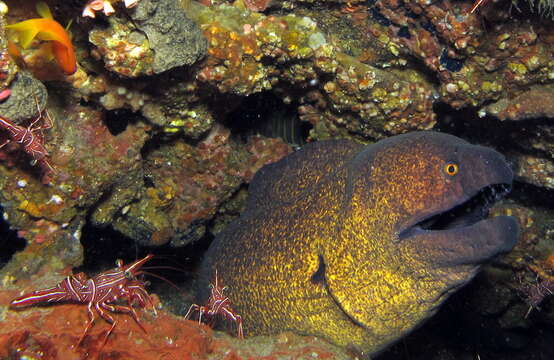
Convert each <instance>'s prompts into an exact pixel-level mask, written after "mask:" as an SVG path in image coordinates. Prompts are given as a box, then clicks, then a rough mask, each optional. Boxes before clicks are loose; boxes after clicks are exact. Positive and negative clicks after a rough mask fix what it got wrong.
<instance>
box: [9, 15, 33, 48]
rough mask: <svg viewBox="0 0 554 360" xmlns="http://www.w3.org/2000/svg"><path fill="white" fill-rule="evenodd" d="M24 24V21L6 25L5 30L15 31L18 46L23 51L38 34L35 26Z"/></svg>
mask: <svg viewBox="0 0 554 360" xmlns="http://www.w3.org/2000/svg"><path fill="white" fill-rule="evenodd" d="M24 23H26V21H24V22H22V23H18V24H14V25H8V26H6V28H7V29H13V30H15V31H17V32H18V33H19V35H18V39H19V46H21V47H22V48H23V49H27V48H28V47H29V45H31V43H32V42H33V40H34V39H35V37H36V36H37V34H38V33H39V29H38V28H37V27H35V26H30V25H29V24H24ZM19 25H22V26H19Z"/></svg>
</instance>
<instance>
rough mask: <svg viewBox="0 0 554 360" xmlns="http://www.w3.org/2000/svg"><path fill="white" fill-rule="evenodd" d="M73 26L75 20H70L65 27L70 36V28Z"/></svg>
mask: <svg viewBox="0 0 554 360" xmlns="http://www.w3.org/2000/svg"><path fill="white" fill-rule="evenodd" d="M71 25H73V19H71V20H69V22H68V23H67V25H66V26H65V31H66V32H67V34H68V35H71V34H70V32H69V28H70V27H71ZM70 37H71V36H70Z"/></svg>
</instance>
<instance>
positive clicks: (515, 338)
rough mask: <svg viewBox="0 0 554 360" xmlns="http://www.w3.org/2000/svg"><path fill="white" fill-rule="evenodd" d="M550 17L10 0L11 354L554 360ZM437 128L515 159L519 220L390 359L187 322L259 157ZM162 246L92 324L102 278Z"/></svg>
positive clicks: (384, 0)
mask: <svg viewBox="0 0 554 360" xmlns="http://www.w3.org/2000/svg"><path fill="white" fill-rule="evenodd" d="M553 19H554V3H553V2H552V0H529V1H527V0H519V1H518V0H498V1H496V0H484V1H483V2H482V3H478V4H474V3H472V1H470V0H436V1H430V0H377V1H373V0H369V1H361V0H352V1H342V0H332V1H331V0H291V1H288V0H287V1H281V0H236V1H227V0H201V1H198V2H197V1H192V0H125V1H122V0H121V1H120V0H91V1H88V2H87V1H86V0H49V1H46V2H39V1H34V0H25V1H21V0H4V1H0V207H1V209H2V218H1V219H0V234H1V235H0V359H85V358H98V359H131V358H132V359H262V358H264V359H314V358H326V359H327V358H331V359H332V358H338V359H347V358H368V357H369V356H371V358H375V359H381V360H392V359H399V360H400V359H401V360H407V359H410V360H414V359H433V360H449V359H468V360H469V359H482V360H485V359H518V360H519V359H521V360H523V359H537V360H539V359H553V358H554V348H553V347H552V345H551V344H552V343H553V341H554V125H553V124H554V123H553V118H554V22H553ZM422 130H433V131H438V132H443V133H447V134H452V135H455V136H457V137H460V138H462V139H464V140H467V141H468V142H469V143H471V144H479V145H483V146H486V147H490V148H493V149H495V150H497V151H498V152H500V153H501V154H503V155H504V156H505V157H506V160H507V162H508V163H509V164H510V167H511V168H512V170H513V173H514V183H513V185H512V187H511V192H510V193H508V194H507V195H506V196H505V197H503V198H502V199H496V198H495V199H491V200H490V201H491V203H492V202H495V203H494V205H493V206H492V208H491V209H490V214H491V215H511V216H514V217H515V218H516V219H517V221H518V223H519V228H520V230H519V236H518V242H517V244H516V245H515V247H514V248H513V249H512V250H511V251H510V252H509V253H507V254H503V255H501V256H498V257H495V258H493V259H490V261H488V262H486V264H485V265H484V266H483V267H482V268H481V271H480V272H479V273H478V274H477V275H476V276H475V278H474V279H473V280H472V281H471V282H469V283H468V284H467V285H466V286H465V287H463V288H462V289H461V290H460V291H458V292H456V293H455V294H453V295H452V296H451V297H450V298H449V299H448V300H446V302H445V303H444V304H443V305H442V306H441V307H440V309H436V310H437V314H436V315H434V316H432V317H430V318H429V320H428V321H426V322H425V323H424V324H418V326H416V327H417V328H416V329H415V330H414V331H413V332H411V333H410V334H408V335H407V336H402V337H400V336H399V338H398V339H396V340H395V341H394V342H392V343H391V344H390V346H388V347H387V348H386V349H383V351H381V352H379V353H378V354H377V353H376V354H362V353H360V352H358V351H357V350H356V349H354V348H351V347H348V346H347V347H343V346H336V345H333V344H331V343H329V342H328V341H326V340H325V339H323V338H321V337H318V336H314V335H317V334H313V333H312V334H297V333H295V332H294V330H295V329H290V330H289V331H286V332H284V333H278V334H273V335H266V336H249V333H248V331H246V332H245V339H240V338H239V336H237V335H239V334H238V333H237V328H238V326H239V322H237V320H236V315H237V312H236V311H231V313H223V312H219V313H218V312H217V311H215V310H219V308H217V306H218V305H214V304H213V303H200V304H198V305H199V306H198V307H196V308H194V307H193V308H192V310H193V311H192V314H190V313H189V314H188V318H189V319H190V320H186V319H185V315H187V312H188V310H189V309H190V308H191V304H194V303H197V302H198V301H199V299H198V298H197V297H196V292H197V290H198V289H197V286H198V285H197V283H198V273H199V268H200V267H201V263H202V260H203V258H204V255H205V254H206V251H207V249H208V248H209V247H210V244H211V243H212V241H213V240H214V239H215V238H216V237H217V235H218V234H220V233H221V232H222V231H223V230H224V229H225V228H226V227H227V226H228V225H229V224H231V223H232V222H233V221H234V220H236V219H237V218H238V216H239V214H240V213H241V212H242V211H244V210H245V208H246V204H247V196H248V185H249V184H250V182H251V181H252V179H253V178H254V176H255V174H256V173H257V172H258V171H259V170H260V169H262V168H263V167H264V166H265V165H268V164H271V163H275V162H277V161H279V160H281V159H283V158H285V157H286V156H288V155H289V154H293V153H295V152H297V151H298V150H299V149H301V148H302V147H304V146H306V144H311V143H314V142H318V141H324V140H331V139H349V140H351V141H354V142H357V143H361V144H365V145H368V146H371V144H373V143H375V142H378V141H379V140H383V139H386V138H389V137H392V136H396V135H400V134H405V133H410V132H414V131H422ZM407 196H409V194H407ZM286 215H287V214H286V213H285V214H283V216H286ZM292 253H293V251H292V250H291V256H293V255H292ZM148 254H153V255H154V257H153V258H152V259H151V260H150V259H149V260H148V263H147V265H144V271H142V273H143V274H140V276H138V275H139V273H137V274H136V275H137V276H135V274H131V275H129V273H125V272H124V271H122V272H121V275H122V278H121V280H118V281H121V282H122V283H125V284H127V285H126V286H130V287H129V288H128V289H132V290H129V291H130V292H127V293H124V292H121V289H119V288H117V287H116V286H113V289H111V291H113V292H112V293H110V294H105V298H104V299H103V301H104V300H105V301H106V307H105V308H100V310H98V309H93V310H91V311H92V312H94V314H95V317H96V320H95V321H94V323H93V324H91V325H90V328H87V330H85V328H86V327H87V321H88V320H89V319H90V318H89V312H87V305H88V304H89V303H90V299H89V298H87V296H89V297H90V296H93V295H92V290H91V289H92V288H91V285H90V283H87V282H86V280H87V279H90V278H94V277H95V276H98V274H111V271H112V269H116V270H117V269H120V270H121V269H122V268H121V267H119V268H118V267H117V266H116V261H118V260H122V264H124V265H127V264H132V263H133V262H134V261H137V260H139V259H142V258H144V257H145V256H147V255H148ZM244 256H245V257H248V256H249V254H248V253H245V254H244ZM80 273H82V276H83V277H84V278H83V279H84V280H81V277H80V276H81V275H77V274H80ZM70 275H74V276H75V277H74V278H73V280H71V281H73V282H66V283H64V281H65V280H64V279H65V278H66V277H68V276H70ZM142 275H144V278H143V276H142ZM226 276H229V275H228V274H227V275H226ZM96 279H100V278H96ZM56 284H61V285H60V288H56V289H54V290H50V296H51V297H50V299H54V300H51V301H53V303H51V304H50V305H48V304H46V305H47V306H35V305H34V304H30V305H29V306H25V307H21V308H19V307H18V308H16V306H14V305H13V303H12V305H10V303H11V302H12V301H14V299H16V298H18V297H20V296H24V295H25V294H28V293H31V292H33V291H35V290H41V289H47V288H52V287H55V286H56ZM212 285H213V284H212ZM220 285H221V289H220V290H222V289H223V286H225V284H220ZM252 286H255V285H254V284H252ZM137 287H138V288H141V289H145V290H144V291H145V292H147V293H146V295H145V293H143V292H142V291H143V290H136V288H137ZM60 289H61V290H60ZM210 289H212V295H213V294H214V292H213V289H216V290H217V289H218V287H212V288H210ZM62 290H63V291H64V292H65V295H67V296H68V297H69V296H74V297H73V300H72V301H68V302H69V303H67V302H66V301H64V299H63V298H62V297H61V296H62V295H59V293H58V295H55V296H58V298H56V297H55V296H54V297H52V296H53V295H51V294H53V293H57V292H60V291H62ZM99 291H100V290H99ZM224 291H226V290H224ZM114 293H115V294H116V295H117V294H119V295H117V296H116V298H115V299H113V300H111V298H110V296H112V295H113V294H114ZM65 295H64V296H65ZM94 296H100V295H94ZM102 296H104V295H102ZM224 298H225V292H224V293H223V295H222V298H221V300H223V299H224ZM76 299H77V300H76ZM44 301H45V302H46V303H47V302H48V299H46V298H44ZM116 305H117V306H120V308H114V307H113V306H116ZM99 306H100V305H99ZM202 306H204V308H202ZM225 306H227V309H230V310H232V303H231V304H227V303H226V305H225ZM209 310H214V311H215V314H213V316H210V314H209V313H208V314H207V315H206V314H205V318H204V320H205V321H204V322H205V323H200V322H199V321H198V311H209ZM133 312H136V314H137V319H136V320H137V321H135V319H134V318H133ZM155 313H156V314H155ZM103 314H108V319H109V317H113V319H115V321H116V323H115V324H116V325H117V326H113V328H112V327H111V325H110V324H109V323H108V321H106V318H105V317H104V316H103ZM242 321H243V323H244V324H245V328H246V329H248V321H249V320H248V318H243V319H242ZM420 325H421V326H420ZM212 327H213V329H212ZM141 328H142V329H141ZM110 329H113V331H111V332H108V330H110Z"/></svg>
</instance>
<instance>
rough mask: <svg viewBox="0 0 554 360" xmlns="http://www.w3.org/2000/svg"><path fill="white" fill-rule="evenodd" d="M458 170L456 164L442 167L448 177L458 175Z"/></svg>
mask: <svg viewBox="0 0 554 360" xmlns="http://www.w3.org/2000/svg"><path fill="white" fill-rule="evenodd" d="M458 170H459V168H458V164H454V163H448V164H446V165H445V166H444V172H445V173H446V174H447V175H450V176H454V175H456V174H457V173H458Z"/></svg>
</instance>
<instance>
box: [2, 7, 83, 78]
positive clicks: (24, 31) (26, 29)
mask: <svg viewBox="0 0 554 360" xmlns="http://www.w3.org/2000/svg"><path fill="white" fill-rule="evenodd" d="M37 12H38V14H39V15H40V16H42V18H37V19H29V20H25V21H22V22H18V23H17V24H12V25H8V26H6V28H7V29H10V30H13V31H15V32H16V33H17V36H18V40H19V41H18V42H19V45H20V46H21V47H22V48H23V49H26V48H28V47H29V45H31V42H32V41H33V40H34V39H35V38H36V39H38V40H44V41H50V42H51V44H52V52H53V55H54V57H55V58H56V61H57V63H58V64H59V65H60V67H61V68H62V70H63V72H64V73H66V74H67V75H71V74H73V73H74V72H75V71H77V59H76V57H75V50H74V49H73V44H71V39H70V38H69V35H68V34H67V31H66V30H65V29H64V28H63V26H61V25H60V23H58V22H57V21H55V20H54V19H53V17H52V13H51V12H50V9H49V8H48V5H46V4H45V3H43V2H40V3H38V4H37Z"/></svg>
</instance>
